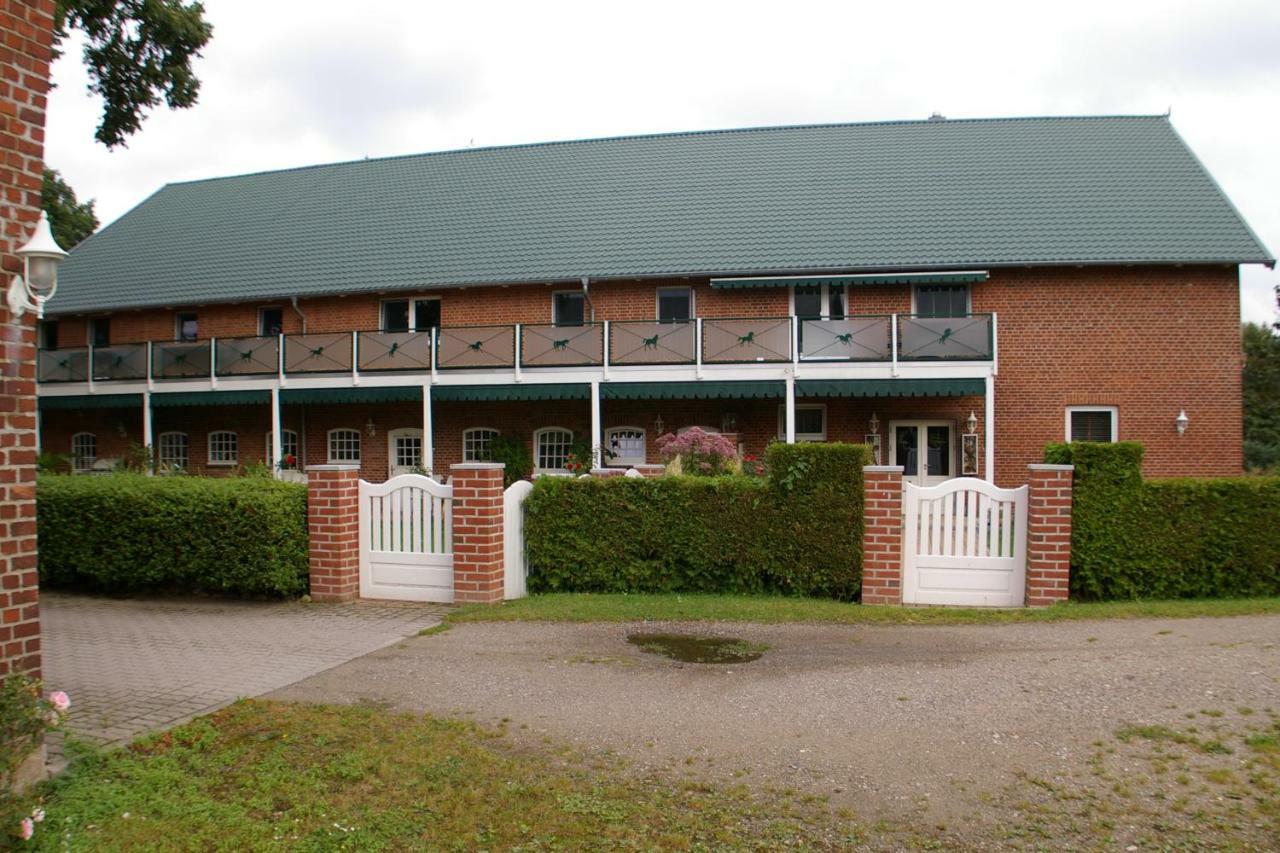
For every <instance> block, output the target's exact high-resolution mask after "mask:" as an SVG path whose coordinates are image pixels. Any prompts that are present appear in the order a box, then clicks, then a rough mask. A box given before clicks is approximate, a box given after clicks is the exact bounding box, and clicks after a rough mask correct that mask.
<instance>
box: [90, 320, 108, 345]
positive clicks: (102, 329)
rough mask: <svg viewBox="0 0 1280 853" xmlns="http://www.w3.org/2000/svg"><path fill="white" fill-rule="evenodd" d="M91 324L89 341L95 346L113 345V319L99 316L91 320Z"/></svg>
mask: <svg viewBox="0 0 1280 853" xmlns="http://www.w3.org/2000/svg"><path fill="white" fill-rule="evenodd" d="M90 323H91V325H90V326H89V343H91V344H92V345H93V346H95V347H109V346H111V320H110V319H108V318H106V317H99V318H98V319H96V320H91V321H90Z"/></svg>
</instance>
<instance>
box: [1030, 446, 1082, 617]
mask: <svg viewBox="0 0 1280 853" xmlns="http://www.w3.org/2000/svg"><path fill="white" fill-rule="evenodd" d="M1029 469H1030V479H1029V481H1028V483H1029V485H1030V494H1029V495H1028V496H1027V604H1029V605H1031V606H1032V607H1039V606H1044V605H1049V604H1056V603H1058V602H1060V601H1066V600H1067V596H1068V594H1069V592H1070V587H1069V583H1070V578H1071V503H1072V496H1071V495H1072V476H1073V473H1072V472H1073V468H1072V466H1070V465H1040V464H1037V465H1031V466H1029Z"/></svg>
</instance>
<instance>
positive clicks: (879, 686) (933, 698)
mask: <svg viewBox="0 0 1280 853" xmlns="http://www.w3.org/2000/svg"><path fill="white" fill-rule="evenodd" d="M663 630H668V631H672V632H678V633H689V634H700V635H719V636H726V637H734V638H740V639H743V640H745V641H749V642H753V643H761V644H765V645H766V646H767V647H768V650H767V651H766V652H765V653H764V655H763V656H762V657H761V658H760V659H759V660H757V661H754V662H751V663H746V664H730V665H709V664H689V663H684V664H682V663H678V662H676V661H672V660H670V659H667V658H665V657H660V656H657V655H654V654H651V653H647V652H644V651H641V650H640V649H638V648H636V647H635V646H633V645H630V644H628V643H627V642H626V637H627V635H628V634H630V633H636V632H639V631H644V632H653V631H663ZM270 698H277V699H285V700H296V701H317V702H347V703H350V702H374V703H380V704H386V705H388V706H390V707H393V708H395V709H400V710H417V711H426V712H430V713H433V714H439V715H457V716H464V717H466V718H468V719H473V720H475V721H477V722H479V723H482V724H487V725H495V726H497V725H501V724H503V721H507V722H506V723H505V727H506V728H507V730H508V731H509V732H510V734H511V736H513V737H514V738H516V739H517V741H519V742H524V743H527V744H529V745H546V744H556V745H560V744H569V745H571V746H573V747H574V748H576V749H577V750H579V751H581V752H583V753H586V754H599V753H612V754H617V755H619V756H621V757H622V758H624V759H626V760H628V761H629V762H631V763H632V765H633V766H635V767H636V768H638V769H640V770H644V771H650V770H655V769H656V770H659V771H663V772H671V773H676V774H680V775H682V776H684V775H689V776H692V777H695V778H698V779H705V780H708V781H717V782H730V783H736V782H745V783H747V784H749V785H751V786H754V787H759V788H761V789H768V788H770V787H774V788H794V789H797V790H801V791H807V792H811V793H813V794H816V795H819V796H823V797H826V798H828V799H829V801H830V802H831V804H832V806H833V808H834V809H837V810H839V811H840V812H842V813H848V814H854V815H857V816H858V817H859V818H864V819H867V820H877V819H885V820H899V821H901V820H903V819H909V820H910V821H912V822H914V823H916V824H917V825H923V824H927V825H931V826H932V825H936V826H938V827H940V828H941V827H946V826H956V825H958V824H959V825H964V824H970V823H972V822H974V821H982V820H1000V819H1002V818H1000V817H999V812H998V810H997V811H991V810H986V815H985V816H979V814H980V813H982V812H983V811H984V810H983V809H980V808H978V806H980V805H982V804H991V803H994V802H1006V803H1009V804H1011V806H1012V807H1016V808H1017V809H1019V810H1021V813H1022V814H1023V815H1024V816H1025V815H1026V814H1028V811H1027V810H1028V809H1030V810H1031V811H1032V812H1037V814H1038V816H1036V817H1035V820H1041V819H1044V820H1049V818H1047V817H1044V815H1043V814H1039V812H1046V810H1047V806H1046V805H1045V804H1046V802H1047V801H1055V802H1058V803H1062V804H1069V805H1063V809H1064V810H1063V812H1062V815H1061V818H1062V819H1063V820H1077V819H1081V820H1085V821H1089V820H1093V819H1095V818H1094V817H1092V816H1091V813H1093V812H1097V811H1098V810H1099V808H1101V809H1102V811H1103V812H1107V811H1110V812H1111V813H1112V817H1110V818H1107V820H1108V821H1119V827H1118V829H1117V830H1116V832H1117V838H1124V837H1126V835H1125V832H1124V826H1123V822H1124V820H1125V814H1126V812H1127V811H1129V810H1141V809H1145V808H1147V806H1151V808H1152V814H1153V815H1157V817H1158V815H1159V814H1161V813H1163V811H1167V803H1168V802H1172V801H1175V800H1176V799H1177V797H1176V796H1173V795H1174V794H1177V791H1171V790H1167V789H1170V788H1173V787H1174V786H1175V783H1174V782H1173V781H1168V782H1167V784H1165V783H1161V784H1163V787H1161V784H1157V785H1156V786H1155V787H1154V788H1153V789H1152V790H1151V791H1149V792H1148V791H1146V789H1145V788H1143V784H1145V783H1141V784H1140V779H1141V780H1151V779H1155V780H1157V782H1159V780H1160V779H1161V778H1162V777H1160V775H1159V774H1160V773H1163V772H1164V771H1163V769H1161V768H1162V767H1163V762H1164V761H1165V759H1166V758H1168V759H1169V760H1172V761H1182V764H1179V765H1177V767H1181V768H1182V771H1185V773H1184V772H1178V773H1177V774H1176V778H1179V779H1183V778H1189V777H1186V773H1191V774H1193V775H1194V774H1195V772H1196V769H1197V768H1196V766H1195V762H1196V761H1198V758H1197V757H1196V756H1199V755H1200V754H1201V753H1203V752H1205V750H1200V751H1197V750H1196V749H1194V748H1190V753H1188V754H1187V755H1185V756H1184V757H1183V758H1181V759H1178V758H1177V756H1178V755H1179V754H1180V753H1177V752H1175V753H1173V754H1172V755H1171V756H1166V755H1165V754H1164V753H1162V752H1161V750H1162V749H1163V746H1161V745H1156V746H1155V747H1154V748H1155V750H1156V752H1157V753H1159V754H1158V755H1155V756H1152V755H1151V754H1149V751H1148V752H1142V751H1141V750H1148V748H1149V747H1150V746H1151V745H1150V744H1149V743H1146V742H1145V741H1143V739H1142V738H1138V739H1137V741H1138V743H1137V745H1136V746H1135V745H1133V744H1132V743H1131V742H1130V739H1129V738H1122V739H1118V738H1117V733H1121V732H1125V731H1132V730H1134V729H1139V730H1143V731H1147V730H1154V731H1160V729H1158V728H1157V729H1150V727H1161V726H1163V727H1169V729H1170V730H1175V729H1176V730H1178V731H1187V730H1190V731H1191V732H1196V731H1201V730H1203V731H1204V732H1205V734H1206V736H1207V733H1208V732H1209V731H1214V732H1216V731H1219V730H1222V729H1224V727H1225V729H1226V730H1230V729H1231V727H1233V726H1234V727H1236V728H1237V729H1239V732H1238V735H1239V737H1241V738H1243V737H1245V733H1246V729H1247V730H1248V731H1250V732H1257V731H1269V730H1270V729H1267V726H1272V727H1276V725H1275V720H1276V719H1277V717H1276V714H1277V712H1280V617H1277V616H1252V617H1238V618H1230V619H1187V620H1146V619H1144V620H1130V621H1099V622H1072V623H1043V624H1034V623H1033V624H1010V625H994V626H960V627H938V626H918V627H917V626H850V627H838V626H823V625H741V624H727V623H719V624H714V625H706V624H697V625H691V624H671V625H663V624H657V623H645V624H643V625H641V624H589V625H583V624H555V623H490V624H463V625H459V626H456V627H454V628H452V629H451V630H449V631H447V632H445V633H442V634H438V635H434V636H428V637H417V638H414V639H411V640H407V641H405V642H402V643H399V644H397V645H395V646H391V647H388V648H386V649H383V650H381V651H378V652H374V653H373V654H370V655H367V656H365V657H362V658H359V659H357V660H354V661H351V662H350V663H346V664H343V665H341V666H339V667H337V668H335V669H332V670H329V671H328V672H325V673H322V674H320V675H317V676H313V677H311V678H308V679H306V680H305V681H302V682H299V683H297V684H295V685H292V686H290V687H287V688H285V689H283V690H279V691H276V692H275V693H273V694H270ZM1202 715H1203V716H1202ZM1197 722H1198V725H1200V727H1201V729H1199V730H1198V729H1197V728H1196V725H1197ZM1143 727H1148V728H1146V729H1144V728H1143ZM1187 737H1188V738H1191V740H1190V741H1183V742H1182V743H1183V744H1184V745H1185V744H1186V743H1191V742H1196V741H1195V738H1196V737H1198V735H1195V734H1191V735H1187ZM1267 737H1272V736H1271V735H1267ZM1242 743H1243V741H1242ZM1117 748H1119V750H1120V751H1119V752H1116V749H1117ZM1126 749H1128V750H1129V751H1128V752H1126V751H1125V750H1126ZM1135 750H1138V751H1135ZM1212 751H1213V750H1209V752H1212ZM1192 753H1194V754H1192ZM1228 753H1231V754H1228ZM1222 755H1223V756H1226V757H1225V758H1223V759H1222V760H1224V761H1228V762H1229V763H1231V764H1233V765H1234V764H1235V763H1240V762H1243V761H1244V760H1245V758H1246V756H1245V755H1243V754H1238V753H1233V751H1232V750H1227V751H1226V752H1224V753H1222ZM1153 760H1155V761H1157V769H1156V770H1155V771H1152V770H1151V768H1150V767H1149V766H1147V765H1148V764H1150V763H1151V761H1153ZM1177 767H1175V769H1177ZM1218 769H1221V768H1218ZM1230 770H1231V768H1230V767H1227V768H1226V769H1225V770H1222V772H1228V773H1229V772H1230ZM1206 772H1208V771H1206ZM1215 772H1217V770H1215ZM1173 778H1175V775H1173V774H1171V775H1170V776H1169V777H1168V779H1169V780H1172V779H1173ZM1210 778H1213V777H1212V776H1211V777H1210ZM1267 778H1268V779H1270V777H1267ZM1272 781H1274V780H1272ZM1181 784H1184V785H1189V784H1190V783H1188V782H1183V783H1181ZM1224 784H1225V783H1224ZM1268 784H1270V782H1268ZM1081 786H1084V787H1090V786H1092V789H1099V790H1100V789H1101V787H1105V788H1107V790H1108V791H1111V790H1114V791H1118V792H1120V794H1118V795H1117V796H1120V797H1121V798H1123V797H1131V798H1135V799H1134V804H1132V805H1127V804H1125V803H1124V802H1120V803H1119V804H1116V803H1114V802H1113V803H1111V804H1110V805H1106V804H1103V806H1101V807H1100V806H1099V805H1098V803H1097V802H1092V804H1091V801H1090V799H1089V796H1086V795H1084V794H1080V795H1077V794H1075V793H1071V794H1062V793H1059V792H1064V791H1075V790H1077V789H1078V788H1081ZM1129 788H1135V789H1136V792H1134V791H1130V792H1129V793H1124V791H1125V790H1128V789H1129ZM1187 790H1188V791H1189V792H1190V791H1195V792H1200V793H1202V794H1203V795H1204V797H1205V798H1206V799H1207V801H1209V802H1210V803H1212V801H1213V800H1214V798H1215V797H1216V800H1217V801H1218V802H1223V800H1224V797H1223V796H1222V795H1221V793H1215V792H1216V791H1217V789H1214V788H1212V786H1211V785H1209V783H1207V782H1205V783H1203V784H1202V783H1201V782H1200V781H1199V777H1196V784H1195V785H1194V786H1191V787H1188V789H1187ZM1108 796H1110V794H1109V795H1108ZM1232 796H1235V795H1233V794H1228V795H1227V799H1228V800H1230V798H1231V797H1232ZM1249 796H1250V792H1249V790H1248V789H1247V788H1246V789H1245V790H1244V791H1243V793H1242V794H1241V797H1243V798H1244V799H1245V800H1248V799H1249ZM1147 798H1149V799H1151V800H1152V801H1153V802H1152V803H1146V802H1145V800H1146V799H1147ZM1113 799H1114V797H1113ZM1237 799H1239V797H1237ZM1233 808H1234V806H1233ZM1239 809H1245V806H1240V807H1239ZM1239 809H1237V811H1238V810H1239ZM1068 811H1070V812H1071V814H1070V815H1069V814H1068V813H1067V812H1068ZM1175 811H1176V809H1175ZM1195 811H1196V810H1195V809H1194V808H1193V809H1192V814H1191V815H1190V816H1189V817H1188V818H1187V820H1188V821H1189V823H1188V826H1189V827H1191V828H1193V829H1194V827H1195V826H1196V825H1197V824H1196V822H1197V821H1203V820H1205V819H1207V818H1206V817H1205V814H1204V812H1203V810H1201V811H1200V813H1199V816H1198V817H1197V816H1196V814H1195ZM1245 811H1247V809H1245ZM1241 813H1243V812H1241ZM1054 819H1056V818H1054ZM1153 819H1155V818H1153ZM1223 819H1224V820H1226V819H1227V818H1225V817H1224V818H1223ZM1241 819H1243V818H1241ZM1110 825H1111V824H1110V823H1108V824H1107V826H1108V827H1110ZM1270 828H1271V824H1269V823H1266V822H1259V823H1257V824H1256V825H1255V826H1254V829H1255V830H1256V832H1255V833H1254V834H1253V836H1251V837H1259V838H1265V837H1267V835H1266V833H1269V832H1270ZM1107 831H1111V830H1110V829H1108V830H1107ZM1134 831H1135V832H1138V830H1137V829H1135V830H1134ZM1139 834H1140V833H1139ZM1264 846H1265V845H1264ZM1121 849H1123V847H1122V848H1121Z"/></svg>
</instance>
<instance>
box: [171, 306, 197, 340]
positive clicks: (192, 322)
mask: <svg viewBox="0 0 1280 853" xmlns="http://www.w3.org/2000/svg"><path fill="white" fill-rule="evenodd" d="M173 337H174V340H178V341H194V340H195V339H196V338H197V337H199V335H198V334H197V318H196V315H195V313H194V312H183V313H181V314H176V315H174V318H173Z"/></svg>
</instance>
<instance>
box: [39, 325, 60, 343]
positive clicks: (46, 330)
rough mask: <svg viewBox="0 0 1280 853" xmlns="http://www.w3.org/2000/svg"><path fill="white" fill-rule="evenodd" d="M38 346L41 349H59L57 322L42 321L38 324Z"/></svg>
mask: <svg viewBox="0 0 1280 853" xmlns="http://www.w3.org/2000/svg"><path fill="white" fill-rule="evenodd" d="M36 345H37V346H39V347H40V348H41V349H57V348H58V321H57V320H41V321H40V322H39V323H37V324H36Z"/></svg>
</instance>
